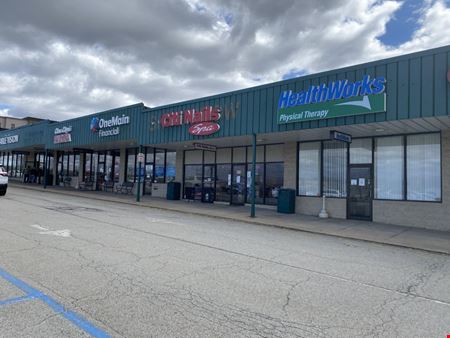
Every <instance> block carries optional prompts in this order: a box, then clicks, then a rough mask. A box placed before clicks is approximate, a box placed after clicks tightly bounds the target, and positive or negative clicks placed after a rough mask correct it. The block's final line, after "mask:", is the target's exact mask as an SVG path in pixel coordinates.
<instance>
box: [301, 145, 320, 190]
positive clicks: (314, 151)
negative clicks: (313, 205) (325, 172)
mask: <svg viewBox="0 0 450 338" xmlns="http://www.w3.org/2000/svg"><path fill="white" fill-rule="evenodd" d="M320 146H321V143H320V142H306V143H300V145H299V156H298V162H299V163H298V168H299V173H298V178H299V183H298V184H299V187H298V191H299V194H300V195H304V196H320V162H321V161H320Z"/></svg>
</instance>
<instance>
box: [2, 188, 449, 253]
mask: <svg viewBox="0 0 450 338" xmlns="http://www.w3.org/2000/svg"><path fill="white" fill-rule="evenodd" d="M10 185H11V186H13V187H14V188H18V189H24V190H33V191H40V192H49V193H54V194H60V195H66V196H73V197H81V198H92V199H95V200H98V201H105V202H112V203H119V204H127V205H134V206H138V207H144V208H152V209H158V210H165V211H172V212H178V213H183V214H190V215H195V216H203V217H211V218H218V219H224V220H229V221H235V222H244V223H247V224H253V225H262V226H268V227H275V228H279V229H285V230H295V231H302V232H306V233H311V234H317V235H325V236H330V237H338V238H342V239H351V240H359V241H364V242H368V243H376V244H382V245H390V246H395V247H401V248H407V249H413V250H420V251H425V252H430V253H434V254H436V253H437V254H444V255H450V247H449V248H446V249H437V248H427V247H424V246H420V245H406V244H403V243H399V242H398V241H393V240H392V241H387V240H376V239H373V238H367V237H363V236H352V235H351V234H345V235H342V234H339V233H332V232H327V231H321V230H319V229H317V230H313V229H309V228H304V227H301V226H299V227H293V226H289V225H281V224H271V223H267V222H261V221H258V220H257V219H251V218H250V216H249V217H248V218H244V217H232V216H225V215H210V214H207V213H205V212H199V211H186V210H179V209H177V208H174V207H169V206H160V205H152V204H150V203H151V202H150V203H149V202H147V203H146V204H143V203H142V202H131V201H127V200H120V199H117V198H108V197H105V196H102V195H92V196H91V195H89V196H83V195H80V194H79V193H77V192H75V193H72V192H71V191H68V190H54V189H44V188H42V187H35V186H23V185H20V184H14V183H13V184H10ZM421 230H422V229H421ZM405 231H408V228H406V229H405ZM394 237H397V238H398V236H394ZM394 237H392V238H394Z"/></svg>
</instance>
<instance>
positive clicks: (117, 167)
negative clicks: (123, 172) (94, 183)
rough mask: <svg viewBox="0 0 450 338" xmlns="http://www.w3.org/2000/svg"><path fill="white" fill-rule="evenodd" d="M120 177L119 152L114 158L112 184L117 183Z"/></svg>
mask: <svg viewBox="0 0 450 338" xmlns="http://www.w3.org/2000/svg"><path fill="white" fill-rule="evenodd" d="M119 177H120V152H117V153H116V154H115V156H114V182H119Z"/></svg>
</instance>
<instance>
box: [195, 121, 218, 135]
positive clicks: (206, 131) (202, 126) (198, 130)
mask: <svg viewBox="0 0 450 338" xmlns="http://www.w3.org/2000/svg"><path fill="white" fill-rule="evenodd" d="M219 130H220V125H219V124H218V123H215V122H201V123H198V124H194V125H193V126H191V127H190V128H189V130H188V132H189V134H191V135H196V136H204V135H211V134H214V133H216V132H218V131H219Z"/></svg>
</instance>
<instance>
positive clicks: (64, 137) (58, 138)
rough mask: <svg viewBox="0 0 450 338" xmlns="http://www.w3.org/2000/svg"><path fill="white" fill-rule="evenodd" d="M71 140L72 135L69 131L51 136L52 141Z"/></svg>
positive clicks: (65, 141) (62, 141)
mask: <svg viewBox="0 0 450 338" xmlns="http://www.w3.org/2000/svg"><path fill="white" fill-rule="evenodd" d="M68 142H72V135H71V134H70V133H67V134H57V135H54V136H53V143H54V144H58V143H68Z"/></svg>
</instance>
